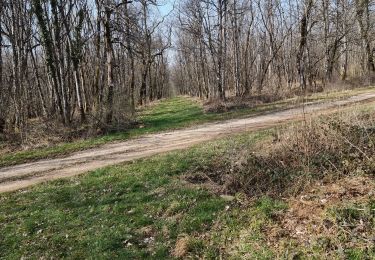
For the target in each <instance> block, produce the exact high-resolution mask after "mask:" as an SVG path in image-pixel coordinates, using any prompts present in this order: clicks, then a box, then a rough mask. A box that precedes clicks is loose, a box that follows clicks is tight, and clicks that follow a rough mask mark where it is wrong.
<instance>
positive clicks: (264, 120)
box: [0, 92, 375, 193]
mask: <svg viewBox="0 0 375 260" xmlns="http://www.w3.org/2000/svg"><path fill="white" fill-rule="evenodd" d="M373 99H375V92H371V93H365V94H361V95H357V96H353V97H350V98H347V99H345V100H340V101H335V102H329V103H319V104H310V105H307V106H305V113H307V114H315V115H316V114H322V113H324V112H328V111H332V110H333V109H335V108H340V107H341V106H346V105H351V104H354V103H358V102H365V101H370V100H373ZM302 116H303V109H302V107H298V108H292V109H287V110H283V111H279V112H273V113H269V114H266V115H261V116H255V117H250V118H245V119H234V120H228V121H222V122H218V123H209V124H204V125H200V126H197V127H194V128H189V129H183V130H177V131H173V132H166V133H160V134H152V135H147V136H144V137H140V138H137V139H134V140H129V141H124V142H120V143H115V144H107V145H104V146H101V147H99V148H96V149H92V150H87V151H82V152H78V153H75V154H73V155H71V156H68V157H65V158H59V159H52V160H41V161H37V162H33V163H27V164H21V165H16V166H11V167H6V168H2V169H0V193H3V192H9V191H15V190H18V189H22V188H26V187H29V186H32V185H35V184H38V183H42V182H45V181H50V180H56V179H60V178H67V177H72V176H75V175H79V174H82V173H85V172H87V171H91V170H95V169H98V168H102V167H105V166H109V165H114V164H118V163H122V162H128V161H132V160H136V159H139V158H144V157H149V156H152V155H155V154H160V153H164V152H169V151H173V150H178V149H184V148H188V147H190V146H192V145H194V144H198V143H202V142H204V141H208V140H212V139H216V138H219V137H221V136H225V135H230V134H233V133H238V132H244V131H254V130H258V129H264V128H268V127H271V126H275V125H277V124H280V123H285V122H287V121H290V120H298V119H301V118H302Z"/></svg>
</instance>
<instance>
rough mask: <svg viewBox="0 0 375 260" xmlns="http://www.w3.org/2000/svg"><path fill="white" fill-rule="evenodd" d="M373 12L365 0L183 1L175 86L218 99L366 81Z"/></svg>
mask: <svg viewBox="0 0 375 260" xmlns="http://www.w3.org/2000/svg"><path fill="white" fill-rule="evenodd" d="M374 13H375V6H374V1H372V0H183V1H181V2H180V5H179V12H178V18H177V19H178V24H179V29H178V35H177V58H178V60H177V63H176V68H175V69H176V71H175V74H174V81H175V82H176V83H175V84H176V86H178V87H179V89H180V92H181V93H183V94H189V95H195V96H200V97H206V98H220V99H225V97H226V96H227V95H229V94H230V95H237V96H243V95H249V94H256V95H258V94H262V93H264V92H269V93H273V94H278V93H280V92H285V91H290V90H292V89H299V90H300V91H301V90H302V91H304V90H319V89H322V88H324V87H325V86H326V85H327V84H329V83H332V82H333V81H335V82H337V81H345V80H348V79H353V78H361V77H362V78H364V77H366V78H367V79H369V78H371V77H373V75H374V71H375V65H374V56H375V44H374V41H375V14H374Z"/></svg>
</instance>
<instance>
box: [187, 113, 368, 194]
mask: <svg viewBox="0 0 375 260" xmlns="http://www.w3.org/2000/svg"><path fill="white" fill-rule="evenodd" d="M281 132H282V134H275V135H274V137H273V138H272V139H269V140H268V141H266V142H262V143H260V144H258V147H257V148H255V149H254V148H252V149H248V148H246V147H243V148H239V149H238V148H237V149H236V150H233V151H230V152H229V153H228V154H227V156H226V158H218V160H217V161H212V162H211V164H210V165H208V166H207V167H204V168H199V169H196V170H195V171H194V172H193V173H190V174H188V175H187V176H185V179H186V180H187V181H190V182H193V183H210V184H216V185H217V186H219V187H220V188H217V190H220V192H224V193H228V194H235V193H237V192H244V193H246V194H247V195H248V196H256V197H259V196H263V195H269V196H287V195H296V194H299V193H300V192H301V191H302V190H304V189H305V188H306V187H307V186H309V185H310V184H311V183H312V182H314V181H316V180H325V181H327V182H332V181H335V180H337V179H340V178H342V177H343V176H347V175H351V174H356V175H357V174H368V175H370V176H373V175H374V173H375V160H374V158H375V145H374V144H375V113H374V111H371V112H367V113H365V114H361V113H355V112H351V113H348V112H345V113H344V114H341V115H337V114H336V115H334V116H333V117H331V118H327V117H324V118H320V119H315V120H311V121H308V122H304V123H303V124H297V125H294V126H292V127H288V128H287V129H285V130H282V131H281Z"/></svg>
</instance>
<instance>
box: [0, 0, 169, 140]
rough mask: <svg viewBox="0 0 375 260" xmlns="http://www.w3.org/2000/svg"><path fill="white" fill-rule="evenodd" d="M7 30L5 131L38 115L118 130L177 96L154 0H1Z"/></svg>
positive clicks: (0, 40)
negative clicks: (142, 110) (140, 111)
mask: <svg viewBox="0 0 375 260" xmlns="http://www.w3.org/2000/svg"><path fill="white" fill-rule="evenodd" d="M0 32H1V37H0V132H1V131H4V130H5V129H6V130H7V131H15V132H21V133H22V131H23V130H24V129H25V128H26V127H27V123H28V121H29V119H31V118H37V117H38V118H49V119H51V118H54V119H56V120H58V121H59V122H61V123H62V124H64V125H66V126H69V125H70V124H72V123H75V122H77V121H78V122H79V121H80V122H82V123H85V122H88V121H89V122H95V123H97V124H99V125H102V126H106V125H112V124H115V123H118V122H122V121H124V120H127V118H126V117H128V116H129V115H131V114H132V113H133V112H134V109H135V107H136V105H137V104H144V103H145V102H148V101H149V100H155V99H160V98H162V97H166V96H167V95H169V72H168V60H167V55H166V50H167V48H169V46H170V38H171V32H170V29H168V26H166V25H165V17H162V16H161V15H160V13H159V11H158V6H157V3H156V1H154V0H135V1H127V0H95V1H91V0H1V1H0Z"/></svg>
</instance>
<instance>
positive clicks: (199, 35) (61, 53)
mask: <svg viewBox="0 0 375 260" xmlns="http://www.w3.org/2000/svg"><path fill="white" fill-rule="evenodd" d="M165 6H167V7H169V8H165ZM374 8H375V7H374V2H373V1H371V0H333V1H330V0H319V1H318V0H264V1H263V0H230V1H227V0H215V1H214V0H189V1H187V0H186V1H185V0H182V1H175V2H173V3H170V2H163V1H155V0H135V1H126V0H124V1H122V0H105V1H104V0H95V1H89V0H2V1H1V3H0V31H1V37H0V100H1V102H0V132H2V133H6V135H8V136H9V135H13V136H14V135H16V136H17V138H19V139H20V140H26V139H27V135H28V134H27V133H28V128H29V127H28V124H29V122H30V120H31V119H35V118H38V119H40V120H42V121H43V120H47V119H48V120H49V121H50V120H53V121H55V122H56V124H62V125H64V126H68V127H69V126H71V125H74V126H79V125H86V126H87V125H89V126H90V127H91V128H94V129H96V128H97V129H111V128H113V127H119V126H123V125H125V126H126V125H127V124H129V122H130V121H132V118H133V117H134V111H135V110H136V107H137V106H139V105H144V104H148V103H149V102H152V101H154V100H159V99H162V98H165V97H169V96H172V95H176V94H183V95H190V96H196V97H200V98H201V99H205V100H221V101H225V100H226V99H227V98H228V97H241V98H243V97H254V96H255V97H260V96H262V95H269V96H272V97H285V96H290V95H295V94H297V95H304V94H305V93H306V92H319V91H323V90H324V89H326V88H328V87H330V86H332V85H341V84H343V85H350V86H352V85H353V84H354V85H370V84H371V82H373V81H374V73H375V62H374V56H375V43H374V42H375V39H374V35H375V33H374V30H375V28H374V23H375V18H374V17H375V15H374ZM160 10H168V12H161V11H160Z"/></svg>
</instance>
